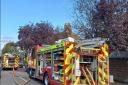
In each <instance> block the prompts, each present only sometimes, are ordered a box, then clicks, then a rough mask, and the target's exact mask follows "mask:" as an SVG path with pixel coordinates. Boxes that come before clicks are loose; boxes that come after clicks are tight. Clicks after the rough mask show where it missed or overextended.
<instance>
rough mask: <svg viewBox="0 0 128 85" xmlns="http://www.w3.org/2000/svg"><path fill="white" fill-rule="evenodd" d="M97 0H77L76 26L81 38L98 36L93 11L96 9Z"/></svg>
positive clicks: (75, 11)
mask: <svg viewBox="0 0 128 85" xmlns="http://www.w3.org/2000/svg"><path fill="white" fill-rule="evenodd" d="M96 4H97V0H75V3H74V23H73V25H74V28H75V29H76V30H77V34H78V36H79V39H85V38H86V39H88V38H93V37H97V36H96V35H95V29H94V27H93V25H92V23H93V22H92V18H93V12H94V11H96Z"/></svg>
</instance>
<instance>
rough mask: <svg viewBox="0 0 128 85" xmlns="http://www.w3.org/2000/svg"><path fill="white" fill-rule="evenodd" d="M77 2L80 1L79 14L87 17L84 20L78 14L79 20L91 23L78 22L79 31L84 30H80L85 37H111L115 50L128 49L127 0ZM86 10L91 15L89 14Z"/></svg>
mask: <svg viewBox="0 0 128 85" xmlns="http://www.w3.org/2000/svg"><path fill="white" fill-rule="evenodd" d="M90 2H92V3H90ZM76 3H79V5H76V7H77V8H78V9H77V11H78V14H79V16H82V17H85V19H86V20H87V21H84V20H83V19H84V18H82V19H81V17H79V16H78V18H79V22H84V23H89V25H90V26H88V25H86V24H85V26H84V25H83V24H84V23H83V24H82V25H81V24H78V26H79V25H80V26H79V28H77V29H78V31H79V30H80V29H82V30H84V31H79V32H80V33H81V34H82V33H83V34H84V35H82V36H84V38H92V37H102V38H109V39H110V45H111V47H112V49H113V50H127V48H128V41H127V40H128V38H127V33H126V31H128V27H127V24H126V23H127V22H128V21H127V20H128V19H127V17H128V15H127V14H128V9H127V6H128V3H127V1H126V0H100V1H98V0H92V1H91V0H89V1H85V0H78V1H77V2H76ZM83 4H86V5H83ZM90 6H91V8H90ZM81 9H82V10H81ZM85 11H87V12H88V13H89V14H90V15H91V16H88V14H86V12H85ZM86 17H87V18H86ZM88 18H90V20H88ZM76 22H78V21H76ZM124 23H125V25H124ZM76 25H77V24H76ZM76 27H77V26H76ZM80 27H81V28H80ZM88 27H90V28H88ZM89 34H90V35H89ZM88 35H89V36H88Z"/></svg>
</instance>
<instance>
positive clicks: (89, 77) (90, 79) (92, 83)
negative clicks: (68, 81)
mask: <svg viewBox="0 0 128 85" xmlns="http://www.w3.org/2000/svg"><path fill="white" fill-rule="evenodd" d="M82 71H83V73H84V76H85V77H86V79H87V82H88V84H89V85H95V81H94V79H93V76H92V74H91V72H90V71H89V69H88V68H86V71H85V70H84V68H82Z"/></svg>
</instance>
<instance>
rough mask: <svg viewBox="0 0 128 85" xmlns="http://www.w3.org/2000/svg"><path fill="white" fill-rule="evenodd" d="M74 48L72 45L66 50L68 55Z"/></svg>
mask: <svg viewBox="0 0 128 85" xmlns="http://www.w3.org/2000/svg"><path fill="white" fill-rule="evenodd" d="M72 48H73V44H71V45H70V46H69V48H67V49H66V54H68V53H69V52H70V51H71V49H72Z"/></svg>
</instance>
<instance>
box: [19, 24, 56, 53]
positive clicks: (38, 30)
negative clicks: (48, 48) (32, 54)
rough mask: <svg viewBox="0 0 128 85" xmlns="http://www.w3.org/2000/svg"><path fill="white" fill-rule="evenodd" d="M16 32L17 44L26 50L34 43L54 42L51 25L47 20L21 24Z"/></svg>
mask: <svg viewBox="0 0 128 85" xmlns="http://www.w3.org/2000/svg"><path fill="white" fill-rule="evenodd" d="M18 33H19V35H18V39H19V42H18V43H19V46H20V47H21V48H22V49H24V50H26V51H27V50H29V49H31V48H32V47H33V46H34V45H39V44H53V43H54V38H53V35H54V30H53V26H52V25H51V24H50V23H48V22H40V23H36V24H28V25H25V26H21V27H20V28H19V32H18Z"/></svg>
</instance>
